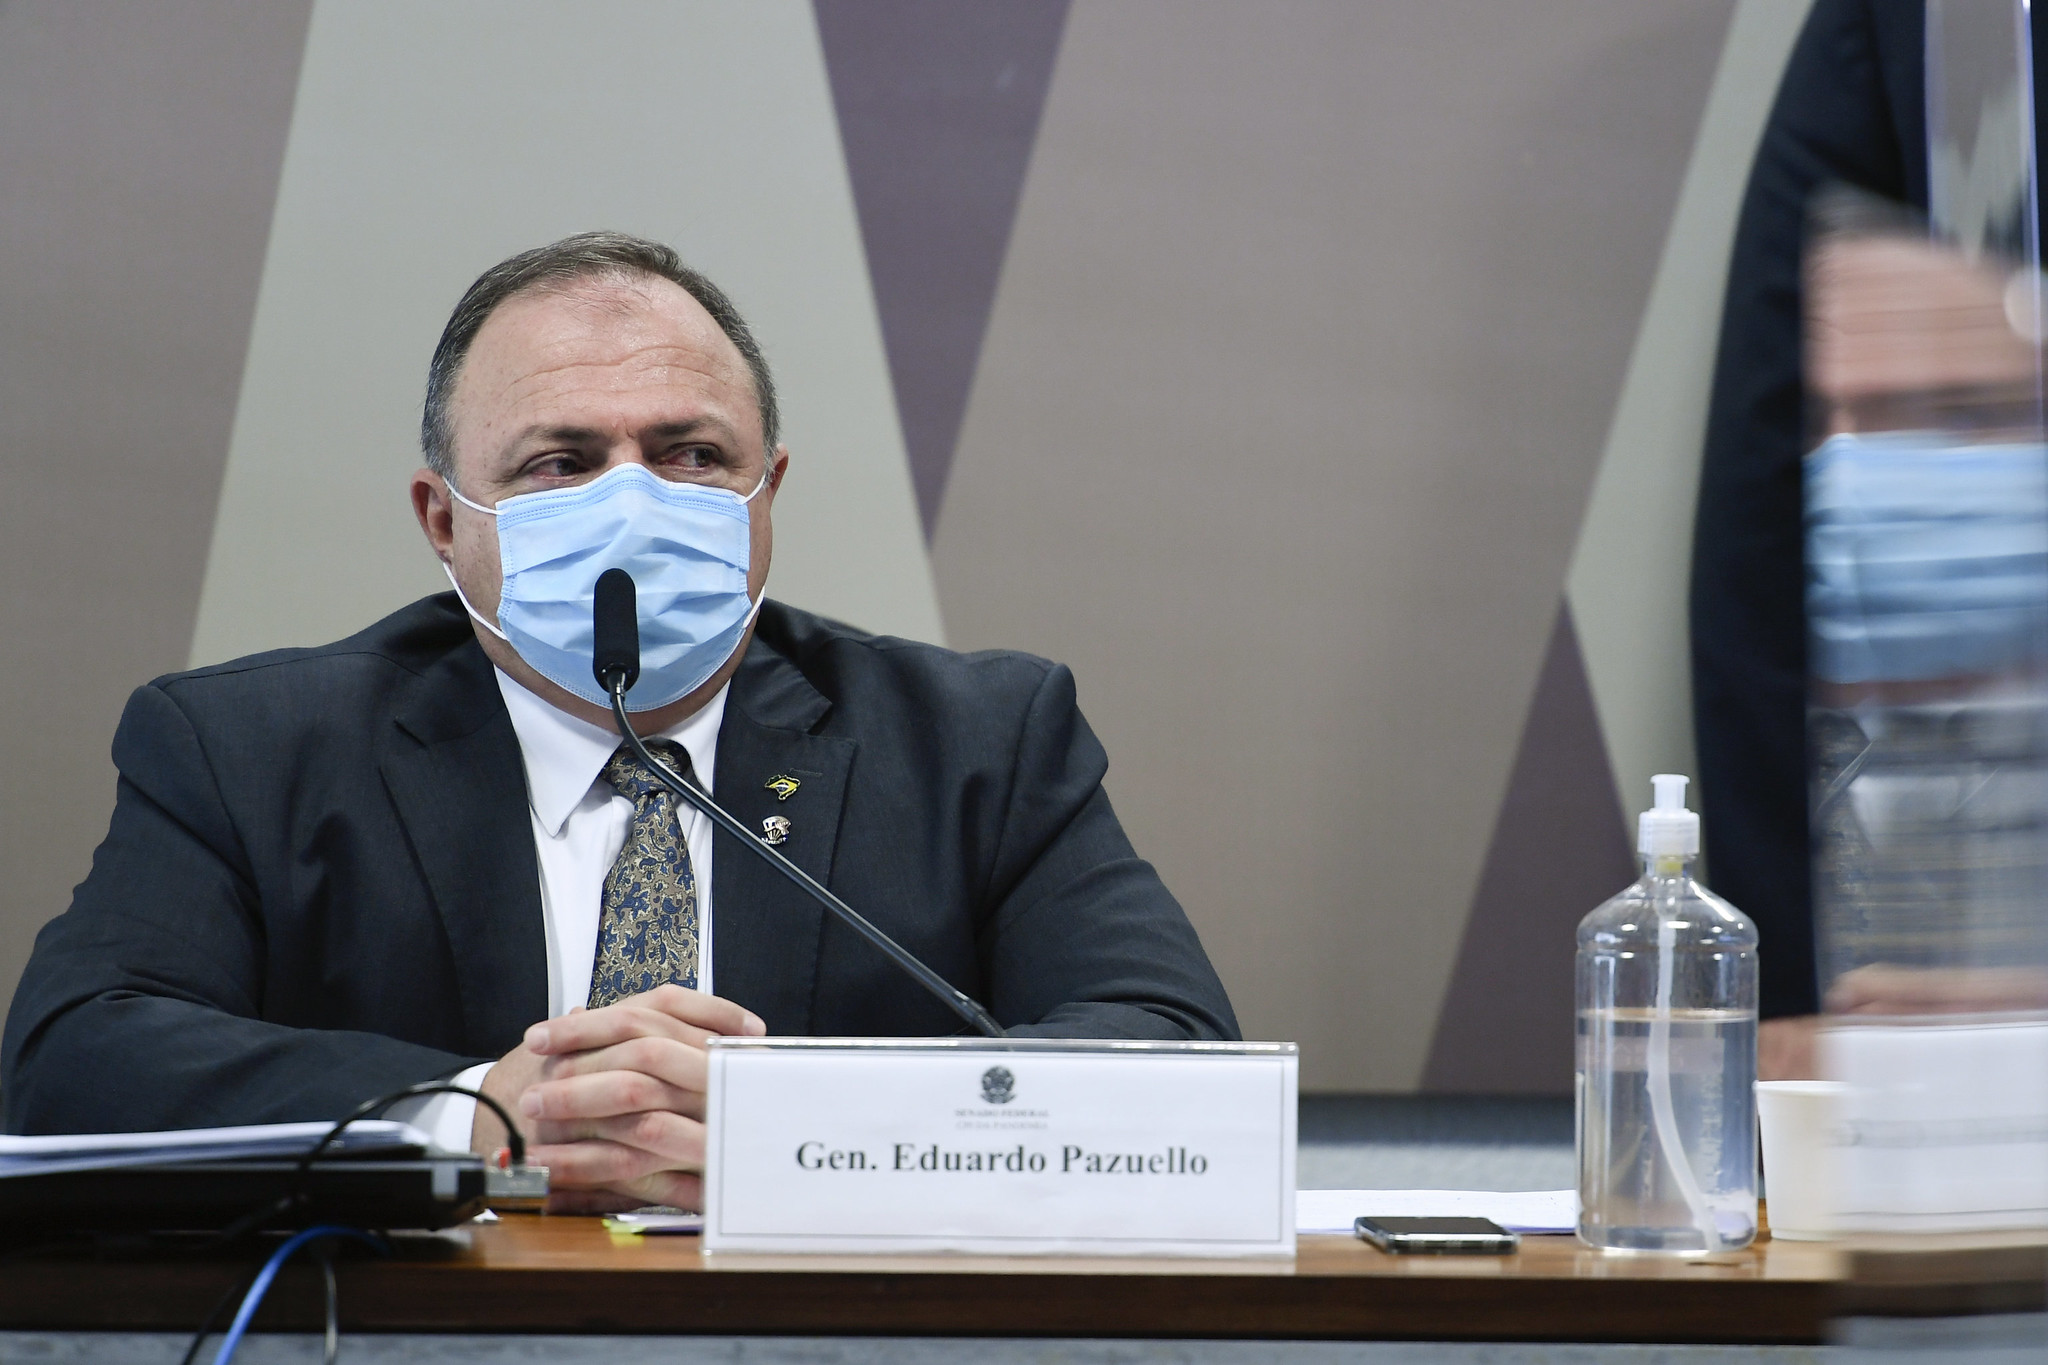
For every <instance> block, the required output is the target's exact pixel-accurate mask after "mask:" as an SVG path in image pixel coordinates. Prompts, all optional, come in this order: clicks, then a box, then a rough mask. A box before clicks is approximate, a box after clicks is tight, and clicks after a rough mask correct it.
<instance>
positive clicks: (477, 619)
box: [441, 479, 512, 645]
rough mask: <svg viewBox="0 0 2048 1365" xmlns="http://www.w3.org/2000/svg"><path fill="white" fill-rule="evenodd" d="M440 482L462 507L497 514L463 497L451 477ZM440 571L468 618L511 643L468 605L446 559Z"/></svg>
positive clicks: (492, 624)
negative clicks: (446, 486) (453, 590)
mask: <svg viewBox="0 0 2048 1365" xmlns="http://www.w3.org/2000/svg"><path fill="white" fill-rule="evenodd" d="M441 482H442V483H445V484H447V485H448V495H449V496H450V497H452V498H454V499H455V500H456V501H457V502H459V503H461V504H462V505H463V506H464V507H470V508H474V509H475V510H477V511H479V512H482V513H483V514H484V515H485V516H487V517H495V516H497V515H498V509H497V508H495V507H486V506H484V505H483V504H482V503H480V502H471V501H470V500H469V499H468V498H465V497H463V496H462V490H461V489H459V488H457V487H456V486H455V481H454V480H453V479H443V480H441ZM441 572H442V573H444V574H447V575H448V586H449V587H451V588H453V589H455V600H456V601H458V602H460V603H462V609H463V610H464V611H466V612H468V613H469V619H470V620H472V621H474V622H476V623H477V624H478V625H480V626H482V627H483V628H484V629H485V630H487V631H489V632H490V633H491V634H493V635H495V636H497V637H498V638H499V639H500V640H503V641H504V642H505V643H506V644H508V645H509V644H511V643H512V639H511V637H510V636H508V635H506V634H505V632H504V631H502V630H499V629H498V625H497V623H496V622H495V621H486V620H485V619H484V618H483V616H482V614H481V613H479V612H478V611H477V609H476V608H475V607H472V606H471V605H469V598H468V596H467V595H466V594H464V592H463V591H462V585H461V584H460V583H457V582H456V581H455V570H453V569H451V568H449V567H448V561H447V560H445V559H444V560H442V561H441Z"/></svg>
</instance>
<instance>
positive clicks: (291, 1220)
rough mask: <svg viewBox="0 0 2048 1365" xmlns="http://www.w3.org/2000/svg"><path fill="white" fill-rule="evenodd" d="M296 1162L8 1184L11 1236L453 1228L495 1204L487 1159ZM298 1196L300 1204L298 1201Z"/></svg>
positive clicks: (4, 1216)
mask: <svg viewBox="0 0 2048 1365" xmlns="http://www.w3.org/2000/svg"><path fill="white" fill-rule="evenodd" d="M300 1167H301V1163H300V1162H298V1161H296V1160H292V1159H290V1158H284V1159H268V1160H239V1161H191V1162H172V1163H168V1164H163V1165H147V1166H116V1167H107V1168H102V1169H98V1170H89V1171H56V1172H51V1173H49V1174H44V1175H14V1176H8V1177H7V1178H5V1179H0V1229H5V1233H6V1238H7V1240H9V1241H13V1240H15V1239H16V1238H18V1237H26V1238H29V1239H32V1240H42V1239H46V1238H49V1237H52V1236H56V1235H61V1234H67V1233H73V1232H88V1231H89V1232H215V1231H217V1230H219V1229H221V1228H224V1227H229V1226H231V1225H234V1224H235V1223H236V1222H237V1221H238V1220H245V1219H246V1218H247V1216H248V1215H249V1214H250V1212H251V1210H266V1211H267V1212H268V1216H267V1217H263V1218H261V1219H260V1220H259V1221H257V1222H254V1223H251V1224H249V1225H248V1227H247V1230H248V1231H252V1232H253V1231H258V1230H262V1231H281V1230H296V1229H299V1228H305V1227H311V1226H313V1225H315V1224H319V1223H333V1222H346V1223H349V1224H352V1225H354V1226H356V1227H366V1228H445V1227H452V1226H454V1225H455V1224H457V1223H460V1222H462V1221H464V1220H465V1219H469V1218H473V1217H475V1216H476V1215H477V1214H478V1213H481V1212H482V1211H483V1209H484V1207H485V1205H486V1203H487V1202H495V1201H494V1200H493V1199H492V1198H491V1196H489V1195H488V1194H487V1189H486V1185H487V1181H486V1172H485V1169H484V1163H483V1160H482V1158H480V1157H475V1156H454V1155H433V1156H429V1155H426V1154H424V1153H422V1152H421V1151H420V1150H419V1149H418V1148H413V1149H410V1150H406V1149H398V1150H395V1151H394V1150H385V1151H380V1152H378V1153H376V1154H375V1155H374V1157H370V1156H366V1157H360V1158H357V1157H336V1158H333V1159H329V1160H323V1161H316V1162H314V1163H312V1165H310V1166H307V1167H305V1169H304V1171H303V1173H301V1169H300ZM295 1193H297V1194H299V1195H301V1196H302V1197H300V1198H296V1199H295V1198H292V1197H291V1196H292V1195H294V1194H295Z"/></svg>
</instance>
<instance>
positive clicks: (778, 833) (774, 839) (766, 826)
mask: <svg viewBox="0 0 2048 1365" xmlns="http://www.w3.org/2000/svg"><path fill="white" fill-rule="evenodd" d="M788 837H789V820H788V819H787V818H786V817H784V816H780V815H771V816H769V817H768V818H767V819H766V820H763V821H762V822H761V842H762V843H764V844H779V843H781V842H782V841H783V840H785V839H787V838H788Z"/></svg>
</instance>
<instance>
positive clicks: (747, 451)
mask: <svg viewBox="0 0 2048 1365" xmlns="http://www.w3.org/2000/svg"><path fill="white" fill-rule="evenodd" d="M449 419H450V422H449V425H450V428H451V435H452V438H453V439H452V444H453V447H454V450H453V454H454V466H455V480H454V481H455V485H456V487H457V488H459V489H460V490H461V492H462V494H463V496H465V497H467V498H469V499H470V500H471V501H473V502H478V503H481V504H483V505H484V506H486V507H494V506H496V505H497V504H498V503H499V502H500V501H501V500H502V499H505V498H510V497H516V496H518V495H520V494H522V493H537V492H541V491H543V490H545V489H550V488H568V487H573V486H575V485H578V484H584V483H588V482H590V481H591V480H592V479H595V478H597V477H598V476H599V475H600V474H602V473H604V472H605V471H606V470H608V469H612V468H615V467H617V466H619V465H622V464H629V463H630V464H641V465H645V466H646V467H647V468H648V469H650V470H652V471H653V472H654V473H656V474H658V475H660V476H661V477H662V478H665V479H672V480H675V481H677V482H681V483H693V484H705V485H709V486H712V487H717V488H725V489H730V490H732V491H733V492H735V493H738V494H739V495H741V496H742V497H744V496H746V495H747V494H748V493H751V492H753V490H754V488H755V486H756V485H757V484H759V483H760V482H761V479H762V476H763V474H764V472H767V471H769V470H770V469H771V468H772V470H773V472H774V475H775V477H773V478H771V479H770V480H769V483H768V486H767V487H766V488H763V489H762V490H761V493H760V496H758V497H756V498H755V499H754V500H753V501H752V502H751V503H749V504H748V511H749V513H750V516H751V526H752V549H753V553H752V563H751V564H750V566H749V568H748V573H747V589H748V593H749V595H750V596H753V597H756V598H758V597H759V596H760V594H761V590H762V587H763V585H764V584H765V583H766V581H767V578H768V563H769V557H770V550H771V548H772V543H773V531H772V527H771V523H770V519H769V514H770V510H771V508H772V507H773V504H774V498H775V486H776V484H777V483H779V482H780V477H781V470H782V468H783V466H784V464H785V462H786V460H787V452H786V451H784V450H783V449H781V448H780V447H778V448H777V449H776V450H775V451H774V452H772V454H771V453H770V452H769V451H767V450H766V449H765V448H764V447H763V443H762V431H761V412H760V405H759V403H758V401H757V399H756V397H755V393H754V384H753V377H752V375H751V374H750V373H749V371H748V369H747V365H746V361H745V360H744V359H743V358H742V357H741V355H740V353H739V350H738V348H736V347H735V346H734V345H733V344H732V342H731V340H730V339H729V338H727V336H726V335H725V333H724V332H723V331H721V330H720V328H719V326H718V324H717V323H716V322H715V321H713V319H712V317H711V315H710V314H709V313H707V312H705V311H704V308H703V306H702V305H701V304H699V303H698V302H697V301H696V300H695V299H693V298H691V297H690V295H689V294H688V293H687V292H685V291H684V290H683V289H681V288H679V287H677V286H676V285H674V284H671V283H670V282H669V281H667V280H662V279H655V278H651V277H635V278H632V279H628V280H592V281H587V282H583V283H579V284H577V285H574V286H572V287H570V288H569V289H567V290H563V291H550V292H542V293H534V294H524V295H520V296H518V297H515V298H512V299H509V300H507V301H506V302H505V303H503V304H501V305H500V306H499V307H498V309H497V310H496V311H495V312H493V313H492V314H491V315H490V317H489V318H488V319H487V320H486V321H485V322H484V325H483V327H482V329H481V330H480V331H478V333H477V336H476V341H475V342H474V344H472V346H471V347H470V351H469V355H468V358H467V359H466V360H465V361H464V362H463V365H462V369H461V371H460V372H459V374H458V375H457V377H456V383H455V389H454V393H453V394H452V396H451V399H450V403H449ZM438 482H439V481H438V480H436V479H434V477H433V476H432V475H431V474H428V473H424V472H423V473H422V474H420V475H419V476H417V477H416V478H415V480H414V489H413V500H414V505H415V508H416V510H418V512H419V515H420V520H421V524H422V525H423V526H424V527H425V529H426V532H427V538H428V540H429V541H430V542H431V543H432V544H433V546H434V549H435V551H436V552H437V553H438V554H440V555H441V557H442V558H443V559H444V560H446V561H447V562H448V563H449V565H450V567H451V568H452V569H453V570H454V573H455V578H456V581H457V582H459V583H460V584H461V585H462V592H463V595H464V596H465V597H467V598H468V599H469V601H470V604H471V605H472V606H473V607H475V608H476V610H477V612H478V613H480V614H481V615H483V616H484V617H486V618H487V619H495V618H496V616H497V610H498V599H499V595H500V592H501V590H502V588H503V585H504V578H503V573H502V571H501V568H500V562H499V558H498V528H497V518H495V517H491V516H487V515H485V514H484V513H482V512H478V511H476V510H474V509H472V508H468V507H464V506H462V505H461V504H459V503H454V502H453V501H452V500H451V499H448V498H447V497H446V494H445V493H444V492H442V491H441V490H440V488H439V487H438ZM479 638H480V639H481V641H482V643H483V645H484V648H485V650H486V652H488V653H489V654H490V655H491V657H492V659H493V660H494V661H495V662H497V663H498V664H499V666H500V667H505V668H507V669H508V671H511V672H513V673H514V676H517V677H521V680H522V681H526V678H525V677H524V676H523V675H525V674H526V673H527V672H528V671H529V670H526V669H525V668H524V667H523V666H518V667H515V666H514V664H513V661H514V660H516V655H514V654H512V652H511V650H510V647H509V646H507V645H505V644H504V642H502V641H500V640H498V639H497V638H496V637H495V636H488V635H486V636H480V637H479Z"/></svg>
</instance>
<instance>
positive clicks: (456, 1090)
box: [299, 1081, 526, 1179]
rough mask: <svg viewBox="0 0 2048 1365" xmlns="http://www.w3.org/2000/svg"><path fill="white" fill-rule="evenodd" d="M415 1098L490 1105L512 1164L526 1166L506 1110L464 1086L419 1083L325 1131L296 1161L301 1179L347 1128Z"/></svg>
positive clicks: (368, 1105)
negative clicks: (460, 1097) (465, 1098)
mask: <svg viewBox="0 0 2048 1365" xmlns="http://www.w3.org/2000/svg"><path fill="white" fill-rule="evenodd" d="M415 1095H467V1096H469V1097H470V1098H471V1099H473V1100H475V1101H476V1102H477V1103H478V1104H483V1105H489V1106H490V1110H491V1112H492V1113H493V1114H496V1115H497V1116H498V1120H499V1122H501V1123H503V1124H504V1125H505V1146H506V1147H508V1148H510V1149H511V1153H512V1164H513V1165H515V1166H524V1165H525V1164H526V1139H525V1138H523V1137H521V1136H520V1135H519V1125H518V1124H516V1123H514V1122H513V1121H512V1115H511V1114H510V1113H509V1112H508V1111H507V1110H506V1108H505V1106H504V1105H502V1104H500V1103H498V1102H497V1101H496V1100H494V1099H492V1098H491V1097H490V1096H489V1095H486V1094H485V1093H484V1092H483V1091H481V1090H472V1089H470V1088H469V1087H468V1086H466V1085H450V1084H449V1083H448V1082H446V1081H422V1082H420V1083H419V1084H418V1085H409V1086H407V1087H405V1089H403V1090H394V1091H392V1092H391V1093H390V1094H388V1095H380V1096H379V1097H377V1098H376V1099H374V1100H365V1101H364V1102H363V1103H361V1104H359V1105H357V1106H356V1107H355V1109H354V1110H353V1111H352V1112H351V1113H350V1114H349V1115H348V1116H347V1117H346V1118H344V1119H341V1120H340V1121H339V1122H337V1123H336V1124H335V1125H334V1126H333V1127H332V1128H329V1129H328V1130H327V1136H326V1137H324V1138H321V1139H320V1140H319V1141H318V1142H316V1143H314V1144H313V1150H311V1151H310V1152H307V1153H306V1154H305V1155H304V1156H303V1157H300V1158H299V1175H300V1177H301V1178H302V1179H303V1178H304V1176H305V1174H306V1172H307V1171H309V1170H311V1169H312V1167H313V1163H314V1162H315V1161H316V1160H318V1159H319V1157H320V1154H321V1153H322V1152H324V1151H326V1150H327V1149H328V1148H329V1147H331V1146H333V1145H334V1143H335V1142H336V1141H337V1140H338V1139H339V1138H340V1137H341V1135H342V1134H343V1133H344V1132H346V1131H347V1130H348V1127H349V1125H350V1124H352V1123H361V1122H362V1121H363V1120H364V1119H367V1118H372V1117H375V1116H376V1115H377V1114H379V1113H381V1112H382V1111H383V1110H385V1109H388V1108H390V1107H391V1106H392V1105H394V1104H396V1103H398V1102H399V1101H400V1100H407V1099H411V1098H412V1097H413V1096H415Z"/></svg>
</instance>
